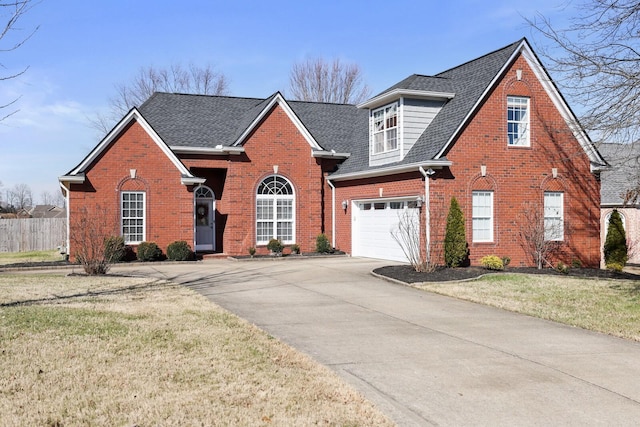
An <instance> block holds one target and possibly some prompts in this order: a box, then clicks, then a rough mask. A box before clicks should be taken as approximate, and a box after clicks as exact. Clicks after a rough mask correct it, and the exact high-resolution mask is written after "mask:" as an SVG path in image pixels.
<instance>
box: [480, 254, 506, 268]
mask: <svg viewBox="0 0 640 427" xmlns="http://www.w3.org/2000/svg"><path fill="white" fill-rule="evenodd" d="M480 264H482V266H483V267H484V268H486V269H487V270H497V271H501V270H504V264H503V263H502V259H500V257H498V256H496V255H487V256H485V257H482V259H481V260H480Z"/></svg>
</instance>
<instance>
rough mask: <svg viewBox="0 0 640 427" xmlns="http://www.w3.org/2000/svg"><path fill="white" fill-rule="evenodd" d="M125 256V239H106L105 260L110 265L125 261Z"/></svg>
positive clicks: (116, 237) (110, 237)
mask: <svg viewBox="0 0 640 427" xmlns="http://www.w3.org/2000/svg"><path fill="white" fill-rule="evenodd" d="M125 254H126V246H125V245H124V237H122V236H109V237H107V238H106V239H104V258H105V260H106V261H107V262H108V263H114V262H120V261H123V260H124V257H125Z"/></svg>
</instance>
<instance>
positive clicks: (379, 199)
mask: <svg viewBox="0 0 640 427" xmlns="http://www.w3.org/2000/svg"><path fill="white" fill-rule="evenodd" d="M421 197H422V194H416V195H415V196H389V197H376V198H373V199H372V198H369V199H353V200H352V202H354V203H375V202H388V201H396V200H398V201H403V202H414V201H416V200H418V199H420V198H421Z"/></svg>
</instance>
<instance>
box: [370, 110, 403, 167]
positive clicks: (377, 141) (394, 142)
mask: <svg viewBox="0 0 640 427" xmlns="http://www.w3.org/2000/svg"><path fill="white" fill-rule="evenodd" d="M371 117H372V120H371V141H372V142H373V154H378V153H384V152H387V151H392V150H397V149H398V103H397V102H394V103H393V104H390V105H386V106H384V107H382V108H378V109H377V110H373V112H372V113H371Z"/></svg>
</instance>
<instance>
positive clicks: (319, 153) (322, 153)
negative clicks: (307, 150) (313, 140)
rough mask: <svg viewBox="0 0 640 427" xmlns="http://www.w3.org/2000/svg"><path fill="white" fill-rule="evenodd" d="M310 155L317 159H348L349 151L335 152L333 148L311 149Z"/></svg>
mask: <svg viewBox="0 0 640 427" xmlns="http://www.w3.org/2000/svg"><path fill="white" fill-rule="evenodd" d="M311 157H315V158H319V159H341V160H344V159H348V158H349V157H351V153H336V152H335V150H331V151H327V150H311Z"/></svg>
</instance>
